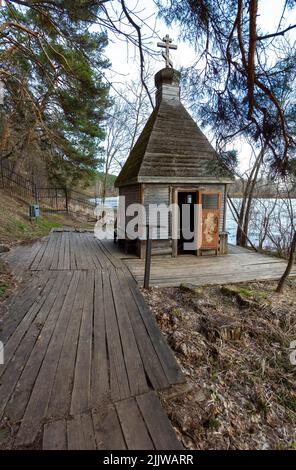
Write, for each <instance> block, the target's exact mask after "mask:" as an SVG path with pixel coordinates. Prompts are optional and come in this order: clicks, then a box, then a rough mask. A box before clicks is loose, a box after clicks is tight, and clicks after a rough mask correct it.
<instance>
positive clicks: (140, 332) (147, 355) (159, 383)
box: [117, 271, 170, 390]
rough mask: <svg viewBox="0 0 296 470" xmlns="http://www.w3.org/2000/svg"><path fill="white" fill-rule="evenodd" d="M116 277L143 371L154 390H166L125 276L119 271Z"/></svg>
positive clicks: (158, 364) (157, 359)
mask: <svg viewBox="0 0 296 470" xmlns="http://www.w3.org/2000/svg"><path fill="white" fill-rule="evenodd" d="M117 275H118V277H119V280H120V284H121V292H122V294H123V296H124V299H125V304H126V305H127V306H128V314H129V318H130V320H131V323H132V327H133V331H134V334H135V338H136V341H137V345H138V348H139V351H140V354H141V359H142V362H143V365H144V368H145V371H146V373H147V375H148V377H149V380H150V382H151V384H152V386H153V388H154V389H156V390H161V389H164V388H167V387H169V386H170V384H169V381H168V379H167V377H166V375H165V373H164V371H163V368H162V364H161V362H160V360H159V358H158V356H157V354H156V352H155V349H154V346H153V344H152V342H151V339H150V337H149V334H148V333H147V330H146V327H145V325H144V323H143V320H142V317H141V315H140V312H139V310H138V305H137V304H136V302H135V300H134V297H133V295H132V293H131V291H130V289H129V286H128V283H127V280H126V276H125V275H124V274H123V272H121V271H119V272H118V273H117Z"/></svg>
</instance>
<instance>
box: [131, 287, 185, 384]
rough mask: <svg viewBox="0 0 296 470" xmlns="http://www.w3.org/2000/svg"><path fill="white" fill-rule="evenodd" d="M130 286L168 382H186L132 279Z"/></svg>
mask: <svg viewBox="0 0 296 470" xmlns="http://www.w3.org/2000/svg"><path fill="white" fill-rule="evenodd" d="M128 285H129V288H130V290H131V292H132V294H133V296H134V299H135V301H136V303H137V305H138V308H139V312H140V314H141V317H142V319H143V322H144V323H145V326H146V329H147V332H148V334H149V336H150V339H151V341H152V343H153V346H154V348H155V351H156V353H157V355H158V358H159V360H160V362H161V364H162V367H163V370H164V372H165V374H166V377H167V379H168V381H169V382H170V384H176V383H183V382H184V380H185V378H184V375H183V373H182V371H181V369H180V367H179V366H178V364H177V362H176V359H175V357H174V355H173V353H172V351H171V349H170V348H169V346H168V344H167V343H166V341H165V339H164V337H163V336H162V334H161V332H160V330H159V328H158V326H157V323H156V321H155V319H154V318H153V316H152V314H151V312H150V310H149V307H148V306H147V304H146V302H145V300H144V298H143V296H142V294H141V293H140V291H139V290H138V288H137V286H136V285H135V282H134V281H133V280H132V279H131V278H129V279H128Z"/></svg>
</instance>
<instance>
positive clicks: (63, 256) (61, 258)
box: [57, 232, 66, 269]
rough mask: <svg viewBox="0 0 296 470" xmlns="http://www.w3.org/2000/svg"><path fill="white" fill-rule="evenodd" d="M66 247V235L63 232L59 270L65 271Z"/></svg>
mask: <svg viewBox="0 0 296 470" xmlns="http://www.w3.org/2000/svg"><path fill="white" fill-rule="evenodd" d="M65 245H66V233H65V232H62V234H61V245H60V247H59V261H58V266H57V269H64V260H65Z"/></svg>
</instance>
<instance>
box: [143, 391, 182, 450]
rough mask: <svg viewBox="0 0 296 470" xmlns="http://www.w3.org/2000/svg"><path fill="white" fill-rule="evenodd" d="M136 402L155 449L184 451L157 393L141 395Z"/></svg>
mask: <svg viewBox="0 0 296 470" xmlns="http://www.w3.org/2000/svg"><path fill="white" fill-rule="evenodd" d="M136 401H137V404H138V406H139V408H140V410H141V413H142V416H143V418H144V420H145V423H146V426H147V428H148V430H149V434H150V436H151V438H152V441H153V443H154V445H155V448H156V449H157V450H179V449H183V446H182V445H181V443H180V442H179V440H178V439H177V436H176V433H175V431H174V429H173V427H172V425H171V423H170V421H169V418H168V417H167V414H166V412H165V411H164V409H163V408H162V406H161V404H160V401H159V398H158V397H157V395H156V393H155V392H149V393H145V394H144V395H139V396H137V397H136Z"/></svg>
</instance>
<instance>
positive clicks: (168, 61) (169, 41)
mask: <svg viewBox="0 0 296 470" xmlns="http://www.w3.org/2000/svg"><path fill="white" fill-rule="evenodd" d="M172 42H173V40H172V39H171V38H170V36H169V35H168V34H166V35H165V37H164V38H163V42H158V43H157V46H158V47H164V48H165V51H162V57H163V58H164V60H165V66H166V67H172V68H173V62H172V60H171V58H170V49H177V48H178V46H176V45H175V44H172Z"/></svg>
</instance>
